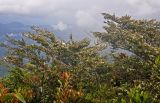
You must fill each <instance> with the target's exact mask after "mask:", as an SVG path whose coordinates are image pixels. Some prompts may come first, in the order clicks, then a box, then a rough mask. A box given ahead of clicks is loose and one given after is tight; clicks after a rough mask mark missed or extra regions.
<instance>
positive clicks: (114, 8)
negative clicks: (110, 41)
mask: <svg viewBox="0 0 160 103" xmlns="http://www.w3.org/2000/svg"><path fill="white" fill-rule="evenodd" d="M102 12H109V13H115V14H118V15H125V14H129V15H131V16H134V17H138V18H139V17H141V18H143V17H148V16H149V17H155V16H157V17H159V15H160V0H0V15H2V14H3V15H8V14H9V15H22V16H25V17H26V16H28V17H30V18H32V16H34V17H35V18H36V17H37V18H39V17H41V19H44V21H47V22H48V21H49V22H51V23H50V24H53V22H58V23H57V24H56V25H54V26H53V27H54V28H55V29H59V30H66V29H68V25H72V27H74V26H75V25H76V26H78V27H80V28H86V29H88V28H89V29H92V30H94V29H99V28H101V27H102V23H103V19H102V16H100V13H102ZM155 14H156V15H155ZM41 19H36V20H39V21H40V20H41ZM59 21H63V22H59ZM33 22H34V21H33ZM66 24H68V25H66ZM73 29H74V28H73Z"/></svg>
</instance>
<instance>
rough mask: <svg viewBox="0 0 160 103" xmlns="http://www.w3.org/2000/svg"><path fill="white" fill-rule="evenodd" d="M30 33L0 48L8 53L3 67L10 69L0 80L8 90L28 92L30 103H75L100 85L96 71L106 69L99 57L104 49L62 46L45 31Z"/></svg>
mask: <svg viewBox="0 0 160 103" xmlns="http://www.w3.org/2000/svg"><path fill="white" fill-rule="evenodd" d="M32 29H33V31H32V32H26V33H24V34H23V37H22V38H21V39H19V40H17V39H13V38H11V37H9V36H8V37H7V41H8V43H7V44H4V43H2V44H1V46H2V47H4V48H6V49H7V51H8V55H6V56H5V57H4V58H3V59H2V64H5V65H6V66H7V67H8V68H11V70H10V72H9V75H8V76H7V77H6V78H4V79H3V80H2V82H3V83H4V84H5V85H6V86H7V87H9V88H10V89H11V90H14V89H19V88H22V89H20V92H24V91H25V90H30V91H31V92H32V95H30V97H27V96H26V95H24V96H25V97H26V99H28V98H32V99H29V100H31V101H32V102H53V101H57V102H59V101H62V102H66V101H68V102H69V101H76V102H78V101H80V100H81V99H80V98H79V96H81V95H80V94H82V93H83V92H86V93H87V92H91V91H92V90H94V88H95V85H100V84H98V83H99V82H98V81H99V80H98V79H99V76H98V73H97V71H96V70H97V69H99V67H102V66H104V65H106V62H105V60H104V59H102V58H100V57H99V54H98V51H99V50H100V49H102V47H103V46H101V45H95V46H90V41H89V40H88V39H84V40H81V41H73V40H72V39H71V40H70V41H68V42H63V41H61V40H59V39H57V38H56V37H55V36H54V34H53V33H52V32H49V31H47V30H45V29H41V28H39V27H32ZM97 80H98V81H97ZM71 92H72V93H71ZM77 93H78V94H77ZM22 94H23V93H22ZM27 95H28V94H27ZM73 96H74V97H73ZM75 96H77V97H75ZM84 96H85V95H84ZM79 99H80V100H79ZM84 100H85V98H84ZM31 101H28V102H31Z"/></svg>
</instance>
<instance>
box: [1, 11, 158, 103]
mask: <svg viewBox="0 0 160 103" xmlns="http://www.w3.org/2000/svg"><path fill="white" fill-rule="evenodd" d="M103 16H104V19H105V20H104V27H103V28H104V32H98V31H97V32H94V33H93V35H94V36H95V37H96V38H97V42H96V43H95V44H94V45H93V44H92V45H91V43H90V40H89V39H87V38H85V39H83V40H80V41H75V40H74V39H73V37H72V35H71V36H70V39H69V40H68V41H66V42H64V41H62V40H60V39H58V38H57V37H56V36H55V34H54V33H52V32H50V31H48V30H46V29H43V28H39V27H36V26H33V27H32V31H29V32H25V33H23V35H22V37H21V38H20V39H16V38H13V37H10V36H8V37H7V38H6V39H7V42H8V43H7V44H5V43H1V47H3V48H4V49H6V51H8V52H7V54H6V55H5V57H3V58H1V65H2V66H4V67H5V68H8V69H9V73H8V74H7V75H6V76H5V77H3V78H1V80H0V103H21V102H22V103H159V102H160V67H159V65H160V21H158V20H136V19H133V18H131V17H130V16H122V17H117V16H115V15H110V14H107V13H103ZM29 41H32V42H33V43H30V42H29ZM108 47H111V48H112V49H113V51H112V52H111V53H110V54H106V55H105V54H103V56H102V55H101V52H102V51H103V50H105V49H106V48H108ZM118 49H121V50H125V51H126V53H122V52H117V50H118ZM127 52H128V53H130V54H131V55H128V53H127ZM108 55H109V56H110V57H111V58H112V62H108V61H111V60H108V58H106V57H107V56H108Z"/></svg>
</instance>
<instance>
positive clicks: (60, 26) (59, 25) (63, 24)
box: [52, 21, 68, 31]
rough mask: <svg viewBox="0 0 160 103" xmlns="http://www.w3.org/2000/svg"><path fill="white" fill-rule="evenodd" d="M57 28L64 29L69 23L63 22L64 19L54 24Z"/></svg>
mask: <svg viewBox="0 0 160 103" xmlns="http://www.w3.org/2000/svg"><path fill="white" fill-rule="evenodd" d="M52 27H53V28H54V29H55V30H60V31H64V30H66V29H67V28H68V26H67V24H65V23H63V22H62V21H59V22H58V23H57V24H56V25H53V26H52Z"/></svg>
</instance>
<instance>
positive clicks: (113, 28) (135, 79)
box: [94, 13, 160, 99]
mask: <svg viewBox="0 0 160 103" xmlns="http://www.w3.org/2000/svg"><path fill="white" fill-rule="evenodd" d="M103 15H104V19H105V24H106V25H105V26H104V30H105V32H95V33H94V36H95V37H98V38H99V40H101V41H102V42H104V43H107V44H109V45H110V46H112V47H113V49H114V50H115V51H116V49H122V50H126V51H127V52H130V53H132V55H131V56H129V55H127V54H125V53H118V56H115V55H114V60H115V61H114V64H113V70H112V73H111V74H112V76H113V82H116V83H117V85H118V86H120V87H121V86H122V85H124V84H126V83H127V87H129V88H131V87H133V86H135V85H136V84H138V85H139V84H141V85H143V87H144V90H146V91H149V92H150V93H151V94H152V96H153V97H154V98H155V99H157V98H160V95H159V91H160V86H159V85H158V84H159V83H160V79H158V78H159V76H158V75H160V72H159V70H160V68H159V67H158V68H157V69H156V72H155V69H154V68H153V67H154V65H155V60H156V58H157V57H159V55H160V22H159V21H157V20H135V19H132V18H131V17H130V16H122V17H116V16H115V15H110V14H107V13H103ZM156 61H158V60H156ZM156 65H157V63H156ZM158 65H159V64H158ZM153 74H154V75H153ZM155 74H157V75H156V76H155ZM116 83H115V84H116Z"/></svg>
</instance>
